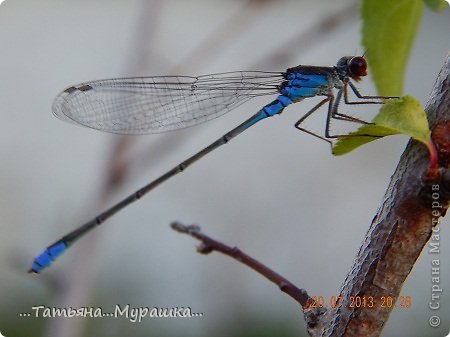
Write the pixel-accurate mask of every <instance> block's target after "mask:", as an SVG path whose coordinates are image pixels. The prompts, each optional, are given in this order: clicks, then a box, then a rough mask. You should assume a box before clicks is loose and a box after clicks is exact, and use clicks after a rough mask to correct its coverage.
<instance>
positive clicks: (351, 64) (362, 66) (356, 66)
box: [348, 56, 367, 79]
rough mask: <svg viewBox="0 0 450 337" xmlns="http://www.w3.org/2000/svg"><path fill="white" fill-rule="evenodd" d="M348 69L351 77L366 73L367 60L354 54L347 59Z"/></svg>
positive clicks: (357, 77) (356, 77)
mask: <svg viewBox="0 0 450 337" xmlns="http://www.w3.org/2000/svg"><path fill="white" fill-rule="evenodd" d="M348 69H349V71H350V74H351V76H352V77H353V78H355V79H359V77H360V76H366V75H367V62H366V60H365V59H364V57H362V56H355V57H352V58H351V59H350V61H348Z"/></svg>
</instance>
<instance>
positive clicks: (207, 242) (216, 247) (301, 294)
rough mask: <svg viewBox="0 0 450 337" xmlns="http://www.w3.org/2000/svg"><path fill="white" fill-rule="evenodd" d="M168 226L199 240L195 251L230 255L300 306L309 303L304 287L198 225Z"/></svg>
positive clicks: (173, 224) (305, 306)
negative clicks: (207, 232)
mask: <svg viewBox="0 0 450 337" xmlns="http://www.w3.org/2000/svg"><path fill="white" fill-rule="evenodd" d="M170 226H171V227H172V229H174V230H175V231H177V232H179V233H184V234H188V235H190V236H192V237H194V238H196V239H198V240H199V241H201V245H200V246H198V247H197V251H198V252H199V253H201V254H209V253H211V252H213V251H217V252H221V253H223V254H225V255H227V256H229V257H232V258H233V259H235V260H237V261H239V262H241V263H242V264H245V265H246V266H247V267H250V268H252V269H253V270H255V271H257V272H258V273H260V274H261V275H262V276H264V277H265V278H266V279H268V280H269V281H271V282H273V283H275V284H276V285H277V286H278V287H279V288H280V290H281V291H282V292H284V293H286V294H287V295H289V296H290V297H292V298H293V299H294V300H295V301H297V302H298V303H299V304H300V305H301V306H302V308H307V306H308V305H309V302H310V297H309V295H308V293H307V292H306V291H305V290H304V289H299V288H297V287H296V286H295V285H294V284H292V283H291V282H290V281H288V280H287V279H285V278H284V277H283V276H281V275H280V274H278V273H276V272H275V271H273V270H272V269H270V268H268V267H267V266H265V265H264V264H262V263H261V262H259V261H257V260H255V259H254V258H252V257H250V256H249V255H247V254H245V253H244V252H243V251H241V250H240V249H239V248H237V247H230V246H227V245H226V244H224V243H222V242H219V241H217V240H214V239H212V238H210V237H209V236H207V235H205V234H203V233H202V232H201V230H200V227H199V226H196V225H190V226H186V225H183V224H181V223H179V222H173V223H172V224H171V225H170Z"/></svg>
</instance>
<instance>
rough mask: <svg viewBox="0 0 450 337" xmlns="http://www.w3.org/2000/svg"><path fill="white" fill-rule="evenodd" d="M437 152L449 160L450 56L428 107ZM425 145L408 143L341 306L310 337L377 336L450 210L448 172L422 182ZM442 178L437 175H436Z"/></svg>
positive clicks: (444, 160) (347, 281) (442, 162)
mask: <svg viewBox="0 0 450 337" xmlns="http://www.w3.org/2000/svg"><path fill="white" fill-rule="evenodd" d="M425 111H426V112H427V116H428V120H429V124H430V126H431V130H432V138H433V142H434V143H435V145H436V148H437V149H438V153H439V161H440V165H445V167H444V169H445V168H446V166H447V165H448V163H449V159H450V146H449V145H450V132H449V131H450V128H449V122H448V121H447V120H448V119H450V54H449V55H448V56H447V60H446V62H445V64H444V66H443V68H442V69H441V72H440V73H439V75H438V78H437V80H436V83H435V86H434V88H433V91H432V93H431V95H430V98H429V101H428V103H427V106H426V108H425ZM428 162H429V160H428V155H427V151H426V149H425V147H424V146H423V145H421V144H419V143H418V142H415V141H410V142H409V144H408V146H407V147H406V149H405V151H404V153H403V155H402V157H401V159H400V162H399V164H398V166H397V169H396V170H395V172H394V174H393V176H392V178H391V182H390V184H389V187H388V189H387V191H386V194H385V196H384V198H383V201H382V203H381V206H380V209H379V210H378V212H377V214H376V216H375V217H374V219H373V220H372V224H371V226H370V228H369V230H368V232H367V234H366V237H365V238H364V241H363V243H362V246H361V247H360V250H359V252H358V254H357V257H356V260H355V262H354V264H353V266H352V268H351V270H350V272H349V274H348V275H347V277H346V279H345V281H344V284H343V286H342V288H341V292H340V296H341V298H342V303H341V305H339V306H337V307H336V308H333V309H329V310H328V312H327V313H326V314H325V315H323V316H322V317H321V319H320V322H319V324H318V325H316V326H315V327H312V328H310V329H309V330H308V331H309V333H310V335H311V336H346V337H348V336H369V337H370V336H373V337H374V336H379V335H380V333H381V331H382V329H383V326H384V324H385V322H386V321H387V319H388V318H389V315H390V313H391V311H392V309H393V307H394V306H391V307H382V306H381V301H382V299H392V300H393V303H395V302H396V300H397V298H398V296H399V293H400V290H401V287H402V285H403V282H404V281H405V279H406V277H407V276H408V274H409V273H410V271H411V269H412V268H413V266H414V263H415V262H416V260H417V258H418V257H419V255H420V253H421V251H422V250H423V248H424V247H425V245H426V243H427V242H428V240H429V239H430V236H431V234H432V232H433V231H434V230H437V229H436V226H437V224H438V222H439V218H440V217H442V216H444V215H445V212H446V210H447V207H448V200H449V199H448V186H449V185H448V173H447V172H446V171H444V173H443V174H442V175H441V177H440V180H438V181H427V182H425V183H424V180H423V179H422V177H423V175H424V173H426V172H427V166H428ZM438 179H439V176H438ZM352 296H353V297H354V296H359V297H361V298H368V297H373V298H374V299H375V300H376V302H375V303H376V304H375V306H374V307H372V308H368V307H359V308H357V307H351V305H350V304H351V299H352V298H351V297H352Z"/></svg>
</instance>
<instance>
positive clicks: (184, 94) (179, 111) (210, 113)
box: [52, 71, 283, 134]
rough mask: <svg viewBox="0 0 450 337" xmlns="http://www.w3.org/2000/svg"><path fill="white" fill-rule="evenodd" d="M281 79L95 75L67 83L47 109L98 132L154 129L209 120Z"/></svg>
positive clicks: (254, 74) (266, 75)
mask: <svg viewBox="0 0 450 337" xmlns="http://www.w3.org/2000/svg"><path fill="white" fill-rule="evenodd" d="M282 80H283V76H282V73H272V72H258V71H246V72H241V71H239V72H228V73H220V74H212V75H204V76H198V77H189V76H157V77H132V78H118V79H109V80H99V81H92V82H87V83H82V84H79V85H76V86H72V87H69V88H67V89H66V90H64V91H63V92H61V93H60V94H59V95H58V96H57V97H56V99H55V101H54V103H53V106H52V110H53V113H54V114H55V115H56V116H57V117H59V118H61V119H63V120H66V121H69V122H72V123H75V124H78V125H83V126H86V127H90V128H93V129H98V130H102V131H107V132H113V133H121V134H145V133H159V132H165V131H170V130H176V129H180V128H185V127H189V126H192V125H196V124H199V123H203V122H205V121H208V120H211V119H213V118H216V117H218V116H220V115H222V114H224V113H226V112H228V111H230V110H232V109H234V108H236V107H237V106H239V105H240V104H242V103H244V102H245V101H247V100H249V99H250V98H252V97H256V96H261V95H272V94H276V93H277V89H278V85H279V84H280V83H281V81H282Z"/></svg>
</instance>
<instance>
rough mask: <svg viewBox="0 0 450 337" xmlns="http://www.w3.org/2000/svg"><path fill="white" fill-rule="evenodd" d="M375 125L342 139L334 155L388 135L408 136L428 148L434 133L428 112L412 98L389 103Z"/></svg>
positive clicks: (334, 149)
mask: <svg viewBox="0 0 450 337" xmlns="http://www.w3.org/2000/svg"><path fill="white" fill-rule="evenodd" d="M372 123H373V124H368V125H363V126H362V127H360V128H359V129H358V130H357V131H355V132H352V133H350V134H349V135H351V137H348V138H339V139H338V140H337V142H336V143H335V144H334V146H333V149H332V153H333V154H334V155H336V156H337V155H342V154H345V153H348V152H350V151H352V150H354V149H356V148H357V147H359V146H361V145H364V144H366V143H369V142H372V141H374V140H377V139H380V138H382V137H385V136H390V135H396V134H404V135H407V136H409V137H412V138H414V139H416V140H418V141H420V142H422V143H424V144H425V145H426V146H429V143H430V130H429V127H428V120H427V116H426V114H425V111H424V110H423V109H422V107H421V106H420V103H419V102H418V101H417V100H416V99H415V98H413V97H411V96H404V97H402V98H400V99H393V100H389V101H388V102H387V103H386V104H385V105H383V107H382V108H381V109H380V112H379V113H378V114H377V115H376V116H375V118H374V119H373V120H372Z"/></svg>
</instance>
